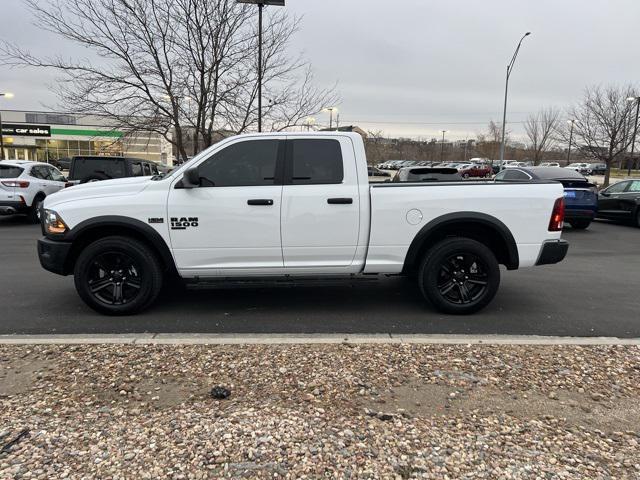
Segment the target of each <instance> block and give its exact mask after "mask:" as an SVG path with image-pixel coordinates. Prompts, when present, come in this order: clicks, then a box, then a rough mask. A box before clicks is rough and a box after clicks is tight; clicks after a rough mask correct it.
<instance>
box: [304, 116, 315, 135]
mask: <svg viewBox="0 0 640 480" xmlns="http://www.w3.org/2000/svg"><path fill="white" fill-rule="evenodd" d="M315 124H316V119H315V118H314V117H307V119H306V120H305V123H304V125H305V127H307V132H309V131H311V127H312V126H314V125H315Z"/></svg>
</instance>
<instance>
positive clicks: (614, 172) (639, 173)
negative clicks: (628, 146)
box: [611, 168, 640, 177]
mask: <svg viewBox="0 0 640 480" xmlns="http://www.w3.org/2000/svg"><path fill="white" fill-rule="evenodd" d="M627 171H628V170H627V169H626V168H622V169H620V168H612V169H611V176H612V177H626V176H627ZM631 176H632V177H640V170H631Z"/></svg>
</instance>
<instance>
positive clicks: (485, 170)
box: [458, 163, 493, 178]
mask: <svg viewBox="0 0 640 480" xmlns="http://www.w3.org/2000/svg"><path fill="white" fill-rule="evenodd" d="M458 171H459V172H460V174H461V175H462V178H472V177H473V178H491V176H492V175H493V170H492V169H491V167H490V166H489V165H484V164H480V163H470V164H464V165H462V166H460V168H459V169H458Z"/></svg>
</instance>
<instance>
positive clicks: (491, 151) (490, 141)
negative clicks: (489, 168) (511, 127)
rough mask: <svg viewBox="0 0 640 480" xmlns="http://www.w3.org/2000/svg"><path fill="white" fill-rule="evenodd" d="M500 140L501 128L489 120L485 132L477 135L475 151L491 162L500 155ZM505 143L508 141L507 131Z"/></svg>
mask: <svg viewBox="0 0 640 480" xmlns="http://www.w3.org/2000/svg"><path fill="white" fill-rule="evenodd" d="M501 141H502V128H501V127H500V125H498V124H497V123H496V122H494V121H493V120H491V121H490V122H489V125H488V127H487V132H486V133H479V134H478V135H477V142H476V151H477V152H478V154H480V156H482V157H483V158H488V159H489V160H491V164H493V161H494V160H496V159H497V158H498V157H499V156H500V142H501ZM505 143H506V144H508V143H509V131H508V130H507V132H506V136H505Z"/></svg>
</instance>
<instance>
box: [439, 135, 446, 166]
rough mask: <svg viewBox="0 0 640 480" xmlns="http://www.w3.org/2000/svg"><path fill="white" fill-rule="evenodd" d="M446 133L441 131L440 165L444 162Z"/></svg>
mask: <svg viewBox="0 0 640 480" xmlns="http://www.w3.org/2000/svg"><path fill="white" fill-rule="evenodd" d="M445 133H447V131H446V130H442V144H441V145H440V163H443V162H444V134H445Z"/></svg>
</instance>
